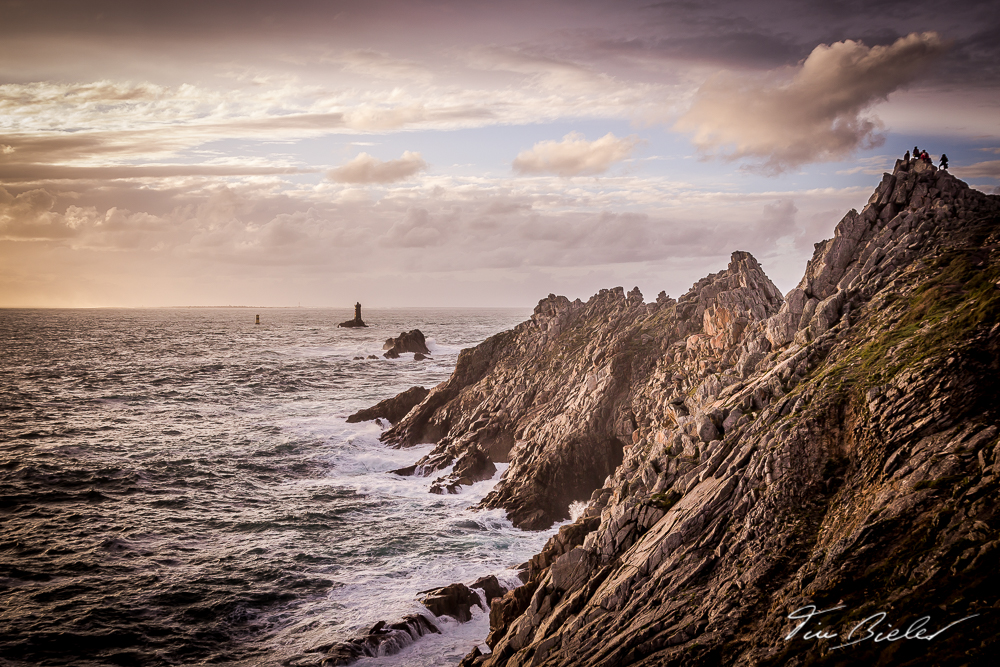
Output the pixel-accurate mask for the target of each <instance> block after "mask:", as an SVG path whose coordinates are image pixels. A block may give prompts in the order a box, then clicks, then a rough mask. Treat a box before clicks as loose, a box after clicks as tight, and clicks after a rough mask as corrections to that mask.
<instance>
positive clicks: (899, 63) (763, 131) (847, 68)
mask: <svg viewBox="0 0 1000 667" xmlns="http://www.w3.org/2000/svg"><path fill="white" fill-rule="evenodd" d="M944 50H945V44H944V43H943V42H942V40H941V38H940V37H939V36H938V35H937V34H936V33H932V32H925V33H922V34H917V33H912V34H910V35H908V36H906V37H902V38H900V39H898V40H896V42H895V43H893V44H892V45H890V46H873V47H870V48H869V47H867V46H865V45H864V44H862V43H861V42H855V41H852V40H846V41H843V42H836V43H834V44H831V45H829V46H827V45H824V44H821V45H819V46H817V47H816V48H815V49H813V52H812V53H811V54H810V55H809V57H808V58H806V59H805V61H804V62H803V63H802V64H801V65H799V66H798V67H796V68H793V69H792V70H791V76H790V78H789V77H788V72H786V71H782V72H773V73H772V74H771V75H770V76H768V77H765V78H763V79H758V80H749V81H748V80H746V78H745V77H741V76H737V75H735V74H732V73H724V74H720V75H717V76H715V77H714V78H712V79H710V80H709V81H708V82H706V83H705V84H704V85H703V86H702V87H701V89H700V90H699V91H698V93H697V94H696V95H695V101H694V104H693V105H692V106H691V109H690V110H689V111H688V112H687V113H686V114H684V115H683V116H682V117H681V118H680V119H679V120H678V121H677V123H676V125H675V127H676V129H678V130H681V131H683V132H688V133H691V134H692V135H693V141H694V144H695V145H696V146H697V147H698V149H699V150H701V151H703V152H704V153H706V154H709V155H712V154H718V155H721V156H722V157H725V158H727V159H731V160H735V159H741V158H751V159H754V160H757V162H756V163H755V164H754V167H755V168H757V169H759V170H761V171H763V172H765V173H770V174H776V173H780V172H782V171H785V170H787V169H789V168H792V167H796V166H798V165H802V164H805V163H808V162H817V161H827V160H836V159H842V158H844V157H847V156H848V155H850V154H851V153H852V152H853V151H855V150H856V149H859V148H872V147H875V146H879V145H881V144H882V142H883V141H884V137H883V136H882V135H881V134H880V133H879V131H880V130H881V129H882V126H881V122H880V121H879V120H878V119H877V118H875V117H871V116H866V115H865V112H866V111H867V110H868V109H870V108H871V107H872V106H873V105H874V104H876V103H878V102H880V101H883V100H885V99H886V98H887V97H888V96H889V94H890V93H892V92H893V91H895V90H897V89H899V88H901V87H903V86H905V85H906V84H908V83H910V82H911V81H913V80H914V79H916V78H917V76H919V75H920V74H921V73H922V72H923V71H924V70H925V69H926V68H927V66H928V65H929V64H930V63H931V62H932V61H933V60H934V59H936V58H937V57H938V56H940V55H941V54H942V53H943V52H944ZM782 75H783V76H782Z"/></svg>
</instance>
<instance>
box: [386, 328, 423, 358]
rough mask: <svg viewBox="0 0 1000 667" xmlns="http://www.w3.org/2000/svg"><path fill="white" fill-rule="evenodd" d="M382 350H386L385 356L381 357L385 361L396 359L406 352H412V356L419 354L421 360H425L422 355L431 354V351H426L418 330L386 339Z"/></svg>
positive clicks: (421, 335) (421, 334)
mask: <svg viewBox="0 0 1000 667" xmlns="http://www.w3.org/2000/svg"><path fill="white" fill-rule="evenodd" d="M382 349H383V350H386V352H385V354H383V355H382V356H383V357H385V358H386V359H398V358H399V355H401V354H404V353H406V352H413V353H414V355H417V354H419V355H421V359H426V356H423V355H428V354H430V353H431V351H430V350H429V349H427V343H426V341H425V340H424V334H423V333H421V331H420V329H413V330H412V331H404V332H403V333H401V334H399V336H397V337H396V338H387V339H386V341H385V345H383V346H382ZM418 361H419V359H418Z"/></svg>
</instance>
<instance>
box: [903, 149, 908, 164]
mask: <svg viewBox="0 0 1000 667" xmlns="http://www.w3.org/2000/svg"><path fill="white" fill-rule="evenodd" d="M909 161H910V151H906V153H904V154H903V162H909Z"/></svg>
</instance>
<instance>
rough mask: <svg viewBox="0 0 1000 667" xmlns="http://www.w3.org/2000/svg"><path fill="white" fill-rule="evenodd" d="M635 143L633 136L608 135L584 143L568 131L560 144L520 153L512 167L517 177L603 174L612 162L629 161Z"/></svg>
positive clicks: (542, 143) (541, 145)
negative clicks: (520, 175) (524, 175)
mask: <svg viewBox="0 0 1000 667" xmlns="http://www.w3.org/2000/svg"><path fill="white" fill-rule="evenodd" d="M638 142H639V140H638V139H637V138H636V137H634V136H630V137H623V138H621V139H619V138H618V137H616V136H615V135H614V134H612V133H611V132H608V133H607V134H605V135H604V136H603V137H601V138H600V139H597V140H595V141H587V140H586V139H584V137H583V135H582V134H580V133H578V132H570V133H569V134H567V135H566V136H565V137H563V140H562V141H559V142H556V141H540V142H538V143H537V144H535V145H534V146H533V147H532V148H531V150H526V151H521V152H520V153H518V155H517V157H516V158H515V159H514V162H513V167H514V171H516V172H518V173H519V174H556V175H557V176H589V175H594V174H603V173H604V172H606V171H607V170H608V169H610V168H611V165H613V164H614V163H616V162H621V161H622V160H624V159H626V158H628V157H629V156H630V155H631V154H632V151H633V150H635V147H636V145H637V144H638Z"/></svg>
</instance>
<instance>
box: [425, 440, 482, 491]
mask: <svg viewBox="0 0 1000 667" xmlns="http://www.w3.org/2000/svg"><path fill="white" fill-rule="evenodd" d="M496 472H497V467H496V466H495V465H493V461H491V460H490V458H489V456H487V454H486V452H484V451H483V450H481V449H479V447H477V446H475V445H472V446H471V447H469V448H468V449H466V450H465V451H464V452H462V454H461V455H460V456H459V457H458V459H456V460H455V467H454V468H453V469H452V472H451V474H450V475H445V476H443V477H439V478H437V479H436V480H434V483H433V484H431V488H430V492H431V493H458V490H459V487H460V486H463V485H465V486H468V485H469V484H475V483H476V482H481V481H483V480H485V479H490V478H491V477H493V475H495V474H496Z"/></svg>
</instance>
